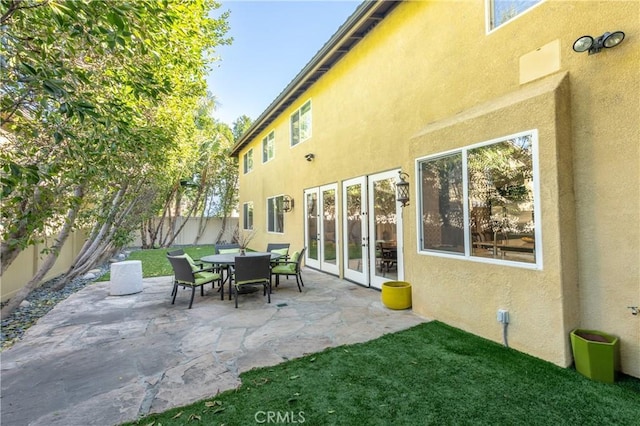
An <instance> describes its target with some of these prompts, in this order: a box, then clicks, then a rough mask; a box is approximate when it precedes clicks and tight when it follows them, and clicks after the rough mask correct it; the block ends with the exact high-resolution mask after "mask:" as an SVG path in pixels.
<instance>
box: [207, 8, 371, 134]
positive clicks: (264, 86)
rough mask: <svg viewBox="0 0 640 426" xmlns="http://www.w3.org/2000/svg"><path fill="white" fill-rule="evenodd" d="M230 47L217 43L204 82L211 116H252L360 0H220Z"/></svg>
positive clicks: (228, 119) (226, 119)
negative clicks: (212, 111)
mask: <svg viewBox="0 0 640 426" xmlns="http://www.w3.org/2000/svg"><path fill="white" fill-rule="evenodd" d="M221 3H222V7H221V8H220V9H219V10H218V11H225V10H230V11H231V16H230V18H229V25H230V31H229V33H228V35H229V36H231V37H233V38H234V42H233V44H231V45H230V46H221V47H219V48H218V50H217V53H218V56H220V57H221V58H222V59H221V61H219V62H217V63H216V64H215V65H214V67H213V70H212V71H211V73H210V74H209V77H208V78H207V83H208V86H209V91H210V92H211V93H212V94H213V95H214V96H215V97H216V100H217V101H218V108H217V110H216V113H215V116H216V118H218V119H219V120H221V121H223V122H225V123H227V124H229V125H231V123H232V122H233V121H234V120H235V119H236V118H238V117H239V116H241V115H243V114H246V115H248V116H249V117H251V119H253V120H255V119H256V118H258V116H259V115H260V114H261V113H262V112H263V111H264V110H265V109H266V108H267V107H268V106H269V104H270V103H271V101H273V100H274V99H275V98H276V97H277V96H278V95H279V94H280V92H281V91H282V90H283V89H284V88H285V87H286V86H287V84H289V82H290V81H291V80H292V79H293V78H294V77H295V76H296V75H297V74H298V72H299V71H300V70H302V68H303V67H304V66H305V65H306V64H307V62H309V60H310V59H311V58H312V57H313V55H315V54H316V53H317V52H318V50H320V48H322V46H323V45H324V43H325V42H327V41H328V40H329V38H331V36H332V35H333V34H334V33H335V32H336V31H337V30H338V28H339V27H340V25H342V24H343V23H344V22H345V21H346V20H347V18H348V17H349V16H350V15H351V14H352V13H353V12H354V11H355V9H356V8H357V7H358V5H359V4H360V1H359V0H349V1H342V0H322V1H239V0H232V1H222V2H221Z"/></svg>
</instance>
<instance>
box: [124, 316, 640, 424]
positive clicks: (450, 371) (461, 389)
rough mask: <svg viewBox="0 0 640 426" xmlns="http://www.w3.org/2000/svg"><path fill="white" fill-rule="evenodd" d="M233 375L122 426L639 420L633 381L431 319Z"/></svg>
mask: <svg viewBox="0 0 640 426" xmlns="http://www.w3.org/2000/svg"><path fill="white" fill-rule="evenodd" d="M241 378H242V382H243V385H242V386H240V387H239V388H238V389H236V390H232V391H227V392H224V393H221V394H219V395H215V396H212V397H211V398H210V399H208V400H203V401H200V402H197V403H195V404H192V405H189V406H186V407H181V408H176V409H172V410H170V411H167V412H165V413H162V414H158V415H150V416H147V417H145V418H142V419H140V420H138V422H136V423H128V424H135V425H154V426H159V425H163V426H167V425H223V424H224V425H250V424H262V423H304V424H308V425H424V424H446V425H448V424H468V425H478V424H491V425H496V424H505V425H516V424H518V425H519V424H527V425H531V424H540V425H563V424H564V425H604V424H606V425H612V424H618V425H636V424H638V420H639V419H640V380H637V379H634V378H631V377H628V376H622V377H620V378H619V380H618V381H617V382H616V383H615V384H613V385H607V384H602V383H598V382H594V381H591V380H589V379H587V378H585V377H583V376H581V375H580V374H579V373H577V372H576V371H575V370H573V369H565V368H560V367H557V366H555V365H553V364H550V363H548V362H545V361H542V360H540V359H537V358H533V357H531V356H528V355H525V354H522V353H520V352H517V351H515V350H511V349H509V348H505V347H504V346H502V345H499V344H497V343H494V342H490V341H488V340H485V339H482V338H480V337H477V336H474V335H471V334H468V333H465V332H463V331H461V330H458V329H455V328H452V327H449V326H447V325H445V324H443V323H439V322H431V323H427V324H422V325H419V326H416V327H414V328H411V329H409V330H406V331H403V332H399V333H394V334H388V335H385V336H383V337H381V338H379V339H376V340H373V341H370V342H367V343H363V344H356V345H349V346H341V347H338V348H332V349H328V350H325V351H323V352H321V353H317V354H311V355H308V356H305V357H303V358H299V359H295V360H292V361H288V362H285V363H283V364H280V365H277V366H275V367H269V368H260V369H254V370H251V371H249V372H246V373H244V374H242V376H241ZM270 419H271V421H269V420H270ZM278 420H279V421H278Z"/></svg>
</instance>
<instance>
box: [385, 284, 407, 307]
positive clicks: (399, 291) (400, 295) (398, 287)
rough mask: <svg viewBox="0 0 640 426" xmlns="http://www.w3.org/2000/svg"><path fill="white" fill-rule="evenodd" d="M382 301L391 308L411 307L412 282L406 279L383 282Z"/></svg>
mask: <svg viewBox="0 0 640 426" xmlns="http://www.w3.org/2000/svg"><path fill="white" fill-rule="evenodd" d="M381 298H382V303H383V304H384V306H386V307H387V308H389V309H409V308H410V307H411V284H409V283H408V282H406V281H387V282H386V283H383V284H382V295H381Z"/></svg>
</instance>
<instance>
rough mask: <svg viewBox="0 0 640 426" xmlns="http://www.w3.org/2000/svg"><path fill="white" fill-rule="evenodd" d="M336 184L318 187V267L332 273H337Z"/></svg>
mask: <svg viewBox="0 0 640 426" xmlns="http://www.w3.org/2000/svg"><path fill="white" fill-rule="evenodd" d="M337 192H338V186H337V185H336V184H331V185H325V186H322V187H321V188H320V196H321V206H322V212H321V215H320V217H322V223H321V227H322V229H321V231H322V232H321V234H320V235H321V236H322V237H321V240H320V253H321V255H322V256H321V259H322V260H321V264H320V269H321V270H323V271H325V272H330V273H332V274H336V275H337V274H338V273H339V271H338V238H337V235H338V214H337V213H338V210H337V207H338V203H337V201H338V200H337V197H336V194H337Z"/></svg>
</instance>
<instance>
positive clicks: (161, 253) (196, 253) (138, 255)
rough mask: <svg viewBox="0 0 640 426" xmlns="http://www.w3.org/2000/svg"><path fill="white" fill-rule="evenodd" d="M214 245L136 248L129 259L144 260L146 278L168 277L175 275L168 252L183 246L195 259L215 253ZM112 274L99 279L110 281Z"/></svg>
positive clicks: (143, 268)
mask: <svg viewBox="0 0 640 426" xmlns="http://www.w3.org/2000/svg"><path fill="white" fill-rule="evenodd" d="M214 247H215V246H214V245H213V244H210V245H202V246H189V247H171V248H160V249H149V250H135V251H132V252H131V255H129V257H128V258H127V260H141V261H142V276H143V277H144V278H150V277H166V276H168V275H173V269H171V264H170V263H169V261H168V260H167V252H168V251H172V250H175V249H177V248H181V249H183V250H184V251H185V253H188V254H189V256H191V257H192V258H194V259H200V258H201V257H202V256H208V255H211V254H213V251H214ZM110 279H111V274H110V273H107V274H105V275H103V276H102V277H100V278H99V279H98V280H97V281H109V280H110Z"/></svg>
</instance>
